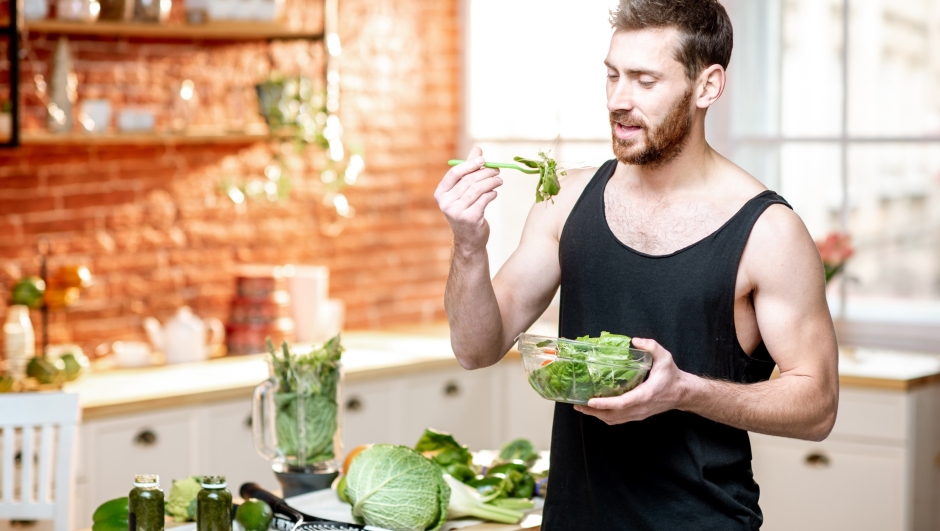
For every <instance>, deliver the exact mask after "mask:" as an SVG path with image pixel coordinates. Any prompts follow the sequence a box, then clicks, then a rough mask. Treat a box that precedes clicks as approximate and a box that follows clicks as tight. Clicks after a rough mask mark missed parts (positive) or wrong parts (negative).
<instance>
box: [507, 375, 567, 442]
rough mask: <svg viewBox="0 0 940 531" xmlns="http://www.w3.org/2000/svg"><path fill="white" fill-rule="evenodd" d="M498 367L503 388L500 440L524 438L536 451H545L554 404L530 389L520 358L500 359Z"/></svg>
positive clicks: (549, 436)
mask: <svg viewBox="0 0 940 531" xmlns="http://www.w3.org/2000/svg"><path fill="white" fill-rule="evenodd" d="M499 367H500V369H501V374H500V375H499V376H500V377H501V380H502V381H501V384H502V386H503V389H504V391H505V401H504V407H505V414H504V417H503V422H504V425H503V442H505V441H509V440H511V439H516V438H519V437H524V438H526V439H529V440H530V441H532V444H534V445H535V447H536V448H538V449H539V450H548V449H549V447H550V446H551V442H552V421H553V419H554V415H555V403H554V402H552V401H550V400H545V399H544V398H542V397H541V396H539V395H538V393H536V392H535V390H534V389H532V386H531V385H529V380H528V379H526V375H525V370H524V369H523V368H522V362H521V361H518V360H506V361H503V362H500V364H499ZM500 444H502V442H501V443H500Z"/></svg>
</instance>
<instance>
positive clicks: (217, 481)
mask: <svg viewBox="0 0 940 531" xmlns="http://www.w3.org/2000/svg"><path fill="white" fill-rule="evenodd" d="M227 486H228V483H226V482H225V476H203V477H202V488H204V489H224V488H225V487H227Z"/></svg>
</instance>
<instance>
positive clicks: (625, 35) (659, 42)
mask: <svg viewBox="0 0 940 531" xmlns="http://www.w3.org/2000/svg"><path fill="white" fill-rule="evenodd" d="M678 39H679V32H678V30H676V29H673V28H665V29H644V30H637V31H618V32H616V33H614V36H613V37H612V38H611V41H610V52H609V53H608V54H607V60H606V61H605V63H606V65H607V109H608V111H610V128H611V136H612V137H613V148H614V155H615V156H616V157H617V160H618V161H620V162H622V163H624V164H633V165H662V164H665V163H667V162H669V161H671V160H672V159H674V158H675V157H676V156H678V155H679V153H681V152H682V148H683V147H684V146H685V141H686V139H687V138H688V136H689V132H690V131H691V129H692V85H691V83H689V80H688V78H686V75H685V68H684V67H683V66H682V64H681V63H679V62H678V61H676V59H675V58H674V55H673V54H674V52H675V49H676V46H677V45H678Z"/></svg>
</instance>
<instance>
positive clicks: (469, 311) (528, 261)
mask: <svg viewBox="0 0 940 531" xmlns="http://www.w3.org/2000/svg"><path fill="white" fill-rule="evenodd" d="M468 160H469V161H470V162H468V163H466V165H460V166H455V167H454V168H452V169H451V171H449V172H448V173H447V175H446V176H445V177H444V179H443V180H442V181H441V184H440V185H439V186H438V189H437V191H436V192H435V194H434V196H435V199H437V202H438V204H439V205H440V207H441V210H442V211H443V212H444V215H445V216H446V217H447V220H448V222H449V223H450V225H451V228H452V229H453V231H454V254H453V258H452V261H451V269H450V275H449V276H448V279H447V289H446V292H445V296H444V305H445V308H446V309H447V318H448V321H449V322H450V331H451V332H450V333H451V344H452V347H453V349H454V354H455V355H456V356H457V360H458V361H459V362H460V364H461V366H463V367H464V368H467V369H477V368H481V367H488V366H490V365H493V364H495V363H496V362H498V361H499V360H500V359H501V358H502V357H503V355H504V354H505V353H506V352H507V351H508V350H509V349H510V348H511V347H512V344H513V342H514V341H515V338H516V336H517V335H518V334H519V333H521V332H524V331H525V330H526V329H527V328H528V327H529V326H530V325H531V324H532V323H533V322H534V321H535V319H537V318H538V316H539V315H541V313H542V312H543V311H544V310H545V308H546V307H547V306H548V304H549V303H550V302H551V299H552V297H553V296H554V294H555V291H556V290H557V288H558V282H559V279H560V276H561V272H560V268H559V266H558V252H557V251H558V245H557V239H555V238H553V236H552V228H553V226H554V225H553V224H554V222H555V218H554V217H553V216H551V213H550V212H548V208H547V207H546V203H540V204H537V205H536V206H535V207H533V209H532V211H531V212H530V214H529V218H528V220H527V221H526V226H525V228H524V230H523V236H522V240H521V242H520V244H519V248H518V249H516V251H515V252H514V253H513V254H512V256H511V257H510V258H509V260H507V262H506V263H505V264H504V265H503V267H502V268H501V269H500V271H499V273H498V274H497V275H496V278H494V279H492V280H491V277H490V270H489V257H488V255H487V253H486V242H487V239H488V238H489V226H488V225H487V223H486V220H485V219H484V217H483V211H484V209H485V207H486V205H487V204H489V202H490V201H492V200H493V199H495V197H496V191H495V189H496V188H497V187H498V186H499V185H500V184H502V180H501V179H499V177H498V172H497V171H496V170H490V169H488V168H481V164H482V163H481V162H480V160H482V153H481V152H480V150H479V149H478V148H475V149H474V150H473V151H472V152H471V153H470V156H469V157H468Z"/></svg>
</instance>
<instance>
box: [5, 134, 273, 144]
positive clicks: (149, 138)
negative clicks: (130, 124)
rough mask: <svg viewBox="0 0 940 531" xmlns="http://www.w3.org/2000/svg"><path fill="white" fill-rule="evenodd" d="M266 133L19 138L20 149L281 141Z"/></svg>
mask: <svg viewBox="0 0 940 531" xmlns="http://www.w3.org/2000/svg"><path fill="white" fill-rule="evenodd" d="M281 137H282V136H281V135H272V134H270V133H268V132H247V133H226V132H192V133H185V134H162V133H102V134H92V133H66V134H53V133H47V132H38V131H37V132H32V131H24V132H23V133H21V135H20V145H22V146H121V145H143V146H160V145H179V144H250V143H252V142H263V141H266V140H273V139H277V138H281Z"/></svg>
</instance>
